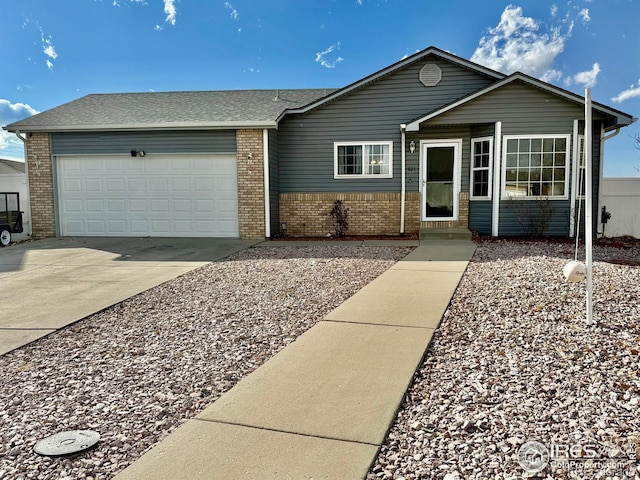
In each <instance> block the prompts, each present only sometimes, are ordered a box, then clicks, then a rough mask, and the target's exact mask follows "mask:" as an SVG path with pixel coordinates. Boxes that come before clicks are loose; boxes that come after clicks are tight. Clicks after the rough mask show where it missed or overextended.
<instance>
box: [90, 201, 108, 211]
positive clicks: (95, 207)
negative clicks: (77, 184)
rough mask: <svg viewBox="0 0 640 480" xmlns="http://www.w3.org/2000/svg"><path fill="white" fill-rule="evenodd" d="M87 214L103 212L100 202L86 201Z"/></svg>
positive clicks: (102, 205)
mask: <svg viewBox="0 0 640 480" xmlns="http://www.w3.org/2000/svg"><path fill="white" fill-rule="evenodd" d="M86 205H87V213H100V212H102V211H104V204H103V203H102V200H87V203H86Z"/></svg>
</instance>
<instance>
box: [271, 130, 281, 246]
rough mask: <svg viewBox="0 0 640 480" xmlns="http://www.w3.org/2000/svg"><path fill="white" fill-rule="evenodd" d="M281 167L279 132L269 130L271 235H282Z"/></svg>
mask: <svg viewBox="0 0 640 480" xmlns="http://www.w3.org/2000/svg"><path fill="white" fill-rule="evenodd" d="M279 172H280V165H279V146H278V131H277V130H269V206H270V212H271V235H272V236H273V235H277V234H278V233H280V178H279Z"/></svg>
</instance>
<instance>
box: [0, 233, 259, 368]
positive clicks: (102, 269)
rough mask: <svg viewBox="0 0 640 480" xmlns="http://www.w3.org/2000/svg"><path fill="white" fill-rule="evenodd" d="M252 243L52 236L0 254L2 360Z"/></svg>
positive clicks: (208, 239) (194, 239) (242, 241)
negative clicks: (42, 339) (32, 343)
mask: <svg viewBox="0 0 640 480" xmlns="http://www.w3.org/2000/svg"><path fill="white" fill-rule="evenodd" d="M256 243H258V241H245V240H237V239H215V238H57V239H47V240H39V241H35V242H29V243H23V244H18V245H11V246H9V247H7V248H2V249H0V305H2V315H0V355H2V354H4V353H7V352H9V351H11V350H13V349H15V348H18V347H21V346H23V345H26V344H27V343H29V342H32V341H34V340H36V339H38V338H41V337H43V336H45V335H48V334H49V333H51V332H54V331H55V330H57V329H60V328H62V327H64V326H66V325H69V324H71V323H73V322H76V321H78V320H80V319H82V318H84V317H86V316H88V315H91V314H93V313H96V312H98V311H100V310H102V309H104V308H106V307H109V306H111V305H114V304H116V303H118V302H121V301H123V300H125V299H127V298H129V297H131V296H133V295H136V294H138V293H140V292H143V291H145V290H148V289H149V288H152V287H155V286H156V285H159V284H161V283H164V282H166V281H167V280H171V279H172V278H175V277H177V276H179V275H182V274H183V273H186V272H188V271H190V270H193V269H195V268H198V267H200V266H202V265H205V264H207V263H209V262H213V261H217V260H220V259H222V258H224V257H227V256H229V255H231V254H233V253H236V252H238V251H240V250H243V249H245V248H248V247H250V246H251V245H254V244H256Z"/></svg>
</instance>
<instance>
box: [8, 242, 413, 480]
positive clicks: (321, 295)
mask: <svg viewBox="0 0 640 480" xmlns="http://www.w3.org/2000/svg"><path fill="white" fill-rule="evenodd" d="M410 250H411V249H410V248H393V247H355V246H354V247H350V246H331V245H322V246H309V247H278V248H253V249H249V250H246V251H243V252H241V253H239V254H237V255H234V256H233V257H230V258H229V259H227V260H226V261H222V262H218V263H213V264H209V265H206V266H204V267H202V268H199V269H197V270H195V271H192V272H190V273H187V274H186V275H183V276H181V277H179V278H177V279H175V280H172V281H170V282H167V283H165V284H163V285H161V286H159V287H156V288H154V289H151V290H149V291H147V292H144V293H142V294H140V295H137V296H135V297H133V298H131V299H129V300H126V301H124V302H122V303H120V304H118V305H115V306H114V307H112V308H108V309H106V310H104V311H102V312H100V313H98V314H95V315H93V316H91V317H88V318H87V319H85V320H83V321H81V322H79V323H76V324H74V325H72V326H70V327H68V328H66V329H64V330H61V331H59V332H57V333H55V334H53V335H50V336H48V337H46V338H44V339H41V340H39V341H37V342H35V343H32V344H30V345H27V346H25V347H23V348H21V349H19V350H16V351H14V352H11V353H9V354H7V355H5V356H3V357H0V479H2V480H7V479H67V478H70V479H106V478H111V477H112V476H113V475H114V474H115V473H117V472H118V471H120V470H122V469H123V468H125V467H126V466H127V465H129V464H130V463H132V462H133V461H134V460H135V459H136V458H138V457H139V456H140V455H141V454H142V453H143V452H144V451H145V450H147V449H148V448H150V447H151V446H152V445H153V444H154V443H156V442H157V441H159V440H161V439H162V438H164V437H165V436H166V435H168V434H169V433H170V432H171V431H173V430H175V429H176V428H177V427H178V426H179V425H180V424H181V423H183V422H184V421H186V420H187V419H189V418H192V417H193V416H195V415H196V414H197V413H198V412H199V411H200V410H202V409H203V408H204V407H206V406H207V405H208V404H210V403H211V402H212V401H214V400H216V399H217V398H218V397H219V396H220V395H221V394H222V393H224V392H225V391H227V390H229V389H230V388H231V387H232V386H233V385H235V384H236V383H237V382H238V380H239V379H240V378H242V377H243V376H245V375H247V374H248V373H250V372H251V371H253V370H254V369H255V368H257V367H258V366H260V365H261V364H262V363H264V362H265V360H267V359H268V358H269V357H271V356H273V355H274V354H275V353H276V352H278V351H279V350H281V349H282V348H283V347H285V346H286V345H287V344H289V343H290V342H292V341H293V340H294V339H295V338H296V337H297V336H298V335H300V334H301V333H303V332H304V331H305V330H307V329H308V328H310V327H311V326H313V325H314V324H315V323H316V322H317V321H318V320H320V319H321V318H322V317H323V316H324V315H326V314H327V313H328V312H329V311H331V310H332V309H333V308H335V307H336V306H338V305H339V304H340V303H342V302H343V301H344V300H346V299H347V298H348V297H350V296H351V295H353V294H354V293H355V292H356V291H358V290H359V289H360V288H362V287H363V286H364V285H366V284H367V283H369V282H370V281H371V280H372V279H374V278H375V277H377V276H378V275H380V274H381V273H382V272H384V271H385V270H387V269H388V268H389V267H390V266H391V265H393V263H395V262H396V261H397V260H399V259H400V258H402V257H404V256H405V255H406V254H408V253H409V251H410ZM69 301H73V299H72V298H70V299H69ZM75 429H93V430H96V431H98V432H99V433H100V434H101V435H102V439H101V441H100V443H99V444H98V446H97V447H96V448H95V449H94V450H91V451H88V452H84V453H82V454H79V455H77V456H75V457H73V458H57V459H52V458H47V457H41V456H38V455H37V454H35V453H34V452H33V451H32V448H33V445H34V444H35V443H36V441H37V440H39V439H41V438H43V437H45V436H48V435H51V434H53V433H56V432H60V431H64V430H75Z"/></svg>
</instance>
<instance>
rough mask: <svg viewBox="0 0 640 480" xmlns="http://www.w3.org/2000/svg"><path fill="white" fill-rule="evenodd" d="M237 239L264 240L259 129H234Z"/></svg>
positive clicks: (260, 132) (262, 177)
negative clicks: (236, 167)
mask: <svg viewBox="0 0 640 480" xmlns="http://www.w3.org/2000/svg"><path fill="white" fill-rule="evenodd" d="M236 144H237V152H238V153H237V155H238V216H239V222H240V238H245V239H260V238H264V237H265V231H266V230H265V225H264V154H263V152H264V151H263V146H262V130H258V129H247V130H237V132H236Z"/></svg>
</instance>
